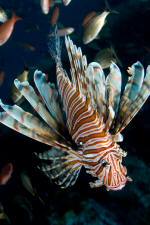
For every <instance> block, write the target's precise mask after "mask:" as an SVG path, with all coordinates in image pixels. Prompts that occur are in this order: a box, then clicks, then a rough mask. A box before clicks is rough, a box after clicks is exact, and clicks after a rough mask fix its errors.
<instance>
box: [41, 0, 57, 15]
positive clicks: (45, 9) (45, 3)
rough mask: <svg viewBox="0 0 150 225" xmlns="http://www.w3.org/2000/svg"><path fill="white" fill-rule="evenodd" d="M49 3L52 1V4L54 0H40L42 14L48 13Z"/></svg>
mask: <svg viewBox="0 0 150 225" xmlns="http://www.w3.org/2000/svg"><path fill="white" fill-rule="evenodd" d="M50 3H52V5H53V4H54V1H50V0H41V9H42V12H43V13H44V14H48V13H49V9H50Z"/></svg>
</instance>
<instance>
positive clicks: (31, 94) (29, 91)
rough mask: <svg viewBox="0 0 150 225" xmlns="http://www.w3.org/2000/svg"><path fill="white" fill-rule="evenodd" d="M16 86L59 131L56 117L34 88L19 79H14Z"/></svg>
mask: <svg viewBox="0 0 150 225" xmlns="http://www.w3.org/2000/svg"><path fill="white" fill-rule="evenodd" d="M14 83H15V85H16V87H17V88H18V89H19V91H20V93H21V94H22V95H23V96H24V97H25V98H26V99H27V100H28V102H29V103H30V104H31V105H32V107H33V108H34V109H35V110H36V112H37V113H38V114H39V115H40V116H41V117H42V119H43V120H44V121H45V122H46V123H47V124H48V125H49V126H50V127H51V128H52V129H54V130H56V131H59V125H58V124H57V122H56V121H55V120H54V118H53V117H52V116H51V115H50V113H49V112H48V111H47V109H46V107H45V106H44V104H43V103H42V102H41V100H40V99H39V97H38V96H37V95H36V93H35V91H34V89H33V88H32V87H31V86H30V85H29V83H28V82H27V81H26V82H20V81H18V80H17V79H15V81H14Z"/></svg>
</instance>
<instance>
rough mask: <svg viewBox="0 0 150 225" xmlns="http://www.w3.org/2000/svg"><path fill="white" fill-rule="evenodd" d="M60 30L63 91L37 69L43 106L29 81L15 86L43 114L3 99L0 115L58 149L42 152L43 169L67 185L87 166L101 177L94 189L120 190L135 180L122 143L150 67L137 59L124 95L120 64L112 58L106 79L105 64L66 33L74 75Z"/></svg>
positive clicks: (149, 84)
mask: <svg viewBox="0 0 150 225" xmlns="http://www.w3.org/2000/svg"><path fill="white" fill-rule="evenodd" d="M55 33H56V36H55V37H52V38H50V43H49V48H50V53H51V56H52V57H53V58H54V59H55V62H56V76H57V87H58V90H57V89H56V88H55V85H54V84H53V83H50V82H49V83H48V82H47V81H46V77H45V74H44V73H42V72H41V71H38V70H36V71H35V72H34V82H35V85H36V87H37V89H38V91H39V93H40V95H41V96H42V98H43V101H44V102H45V104H43V103H42V101H41V100H40V98H39V97H38V95H37V94H36V93H35V91H34V88H33V87H32V86H31V85H30V84H29V82H27V81H25V82H20V81H19V80H17V79H15V81H14V83H15V86H16V87H17V88H18V90H19V91H20V93H21V95H23V96H24V97H25V98H26V99H27V100H28V102H29V103H30V104H31V106H32V107H33V109H34V110H36V112H37V113H38V114H39V116H38V117H37V116H35V115H33V114H31V113H29V112H26V111H24V110H23V109H22V108H21V107H19V106H17V105H13V106H10V105H6V104H3V103H2V101H1V102H0V105H1V107H2V108H3V110H4V112H1V113H0V122H1V123H3V124H5V125H6V126H8V127H10V128H12V129H14V130H15V131H17V132H20V133H22V134H24V135H26V136H28V137H30V138H33V139H35V140H37V141H39V142H42V143H44V144H47V145H49V146H51V147H52V148H51V149H50V150H48V151H45V152H42V153H36V155H37V157H39V159H41V165H40V166H39V167H40V169H41V170H42V171H43V172H44V173H45V174H46V175H47V176H48V177H49V178H50V179H53V180H54V181H55V182H56V183H57V184H58V185H60V186H61V187H62V188H66V187H68V186H72V185H74V184H75V182H76V180H77V178H78V175H79V173H80V170H81V168H82V167H85V169H86V172H87V173H88V174H90V175H92V176H93V177H95V178H96V180H95V181H94V182H90V187H92V188H94V187H101V186H102V185H104V186H105V187H106V189H107V190H108V191H109V190H114V191H115V190H120V189H122V188H123V187H124V186H125V185H126V182H127V181H131V180H132V179H131V178H130V177H129V176H127V169H126V167H125V166H123V165H122V159H123V157H125V156H126V155H127V153H126V152H125V151H123V150H122V149H121V147H120V146H119V144H118V142H121V141H123V137H122V135H121V132H122V131H123V130H124V128H125V127H126V126H127V125H128V124H129V123H130V121H131V120H132V119H133V118H134V116H135V115H136V114H137V112H138V111H139V110H140V108H141V107H142V105H143V104H144V102H145V101H146V99H147V98H148V97H149V95H150V66H148V68H147V70H146V72H145V71H144V68H143V66H142V64H141V63H140V62H136V63H134V64H133V65H132V66H131V68H132V70H133V71H132V76H131V78H130V81H128V82H127V84H126V86H125V89H124V91H123V93H122V95H121V84H122V80H121V72H120V69H119V68H118V66H117V65H116V64H115V63H113V62H112V63H111V65H110V73H109V74H108V75H107V77H106V78H105V74H104V72H103V70H102V68H101V66H100V64H99V63H97V62H92V63H90V64H87V59H86V56H85V55H83V54H82V50H81V48H78V47H77V46H76V45H75V44H73V42H72V41H71V40H70V38H69V37H65V44H66V49H67V52H68V57H69V61H70V73H71V75H70V76H68V74H67V72H66V71H65V70H64V68H63V67H62V62H61V52H60V40H59V36H58V35H57V32H55ZM69 77H71V79H70V78H69ZM58 92H59V95H58ZM59 96H60V97H61V101H62V104H63V107H62V105H60V103H59V99H58V97H59ZM64 113H65V117H64Z"/></svg>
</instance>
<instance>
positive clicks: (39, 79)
mask: <svg viewBox="0 0 150 225" xmlns="http://www.w3.org/2000/svg"><path fill="white" fill-rule="evenodd" d="M34 82H35V84H36V86H37V88H38V90H39V92H40V94H41V96H42V98H43V100H44V102H45V103H46V106H47V108H48V110H49V112H50V113H51V115H52V116H53V118H54V119H55V120H56V121H57V122H58V123H59V124H61V125H63V126H64V122H63V118H62V111H61V109H60V105H59V102H58V92H57V90H56V89H55V85H54V84H51V83H47V81H46V78H45V74H44V73H42V72H41V71H38V70H36V71H35V72H34Z"/></svg>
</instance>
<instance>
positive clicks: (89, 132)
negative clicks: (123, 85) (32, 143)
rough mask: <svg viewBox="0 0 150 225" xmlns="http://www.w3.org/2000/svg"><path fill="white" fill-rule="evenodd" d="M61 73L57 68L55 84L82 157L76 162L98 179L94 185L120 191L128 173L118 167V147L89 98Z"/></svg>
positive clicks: (120, 166) (70, 130)
mask: <svg viewBox="0 0 150 225" xmlns="http://www.w3.org/2000/svg"><path fill="white" fill-rule="evenodd" d="M61 71H62V69H61V68H59V66H58V67H57V84H58V89H59V93H60V95H61V98H62V101H63V106H64V110H65V113H66V118H67V127H68V130H69V133H70V135H71V137H72V139H73V140H74V141H75V143H76V144H77V145H78V146H79V147H78V148H79V154H80V155H81V156H82V160H81V158H80V159H79V160H77V161H75V162H76V163H79V162H80V163H81V164H82V165H84V166H85V168H87V169H89V173H90V174H91V175H93V176H94V177H97V178H98V181H97V182H96V186H101V185H103V184H105V186H106V187H107V190H109V189H113V188H114V189H117V188H118V189H121V188H122V187H123V186H124V185H125V183H126V181H127V178H126V173H127V172H126V168H125V167H123V166H122V164H121V161H122V156H121V152H120V148H119V146H118V145H117V144H116V143H115V142H113V140H112V137H111V135H110V134H109V133H108V132H106V131H105V130H104V128H105V124H104V123H103V121H102V119H100V116H99V114H98V112H97V111H96V110H95V109H94V107H93V106H92V105H91V104H90V103H89V101H88V99H87V98H86V97H85V96H83V95H82V94H81V93H80V92H79V90H78V89H77V88H76V87H75V85H74V84H73V83H72V82H71V81H70V80H69V78H68V77H67V76H65V75H64V74H63V72H61ZM91 186H93V184H91ZM94 186H95V184H94Z"/></svg>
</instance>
